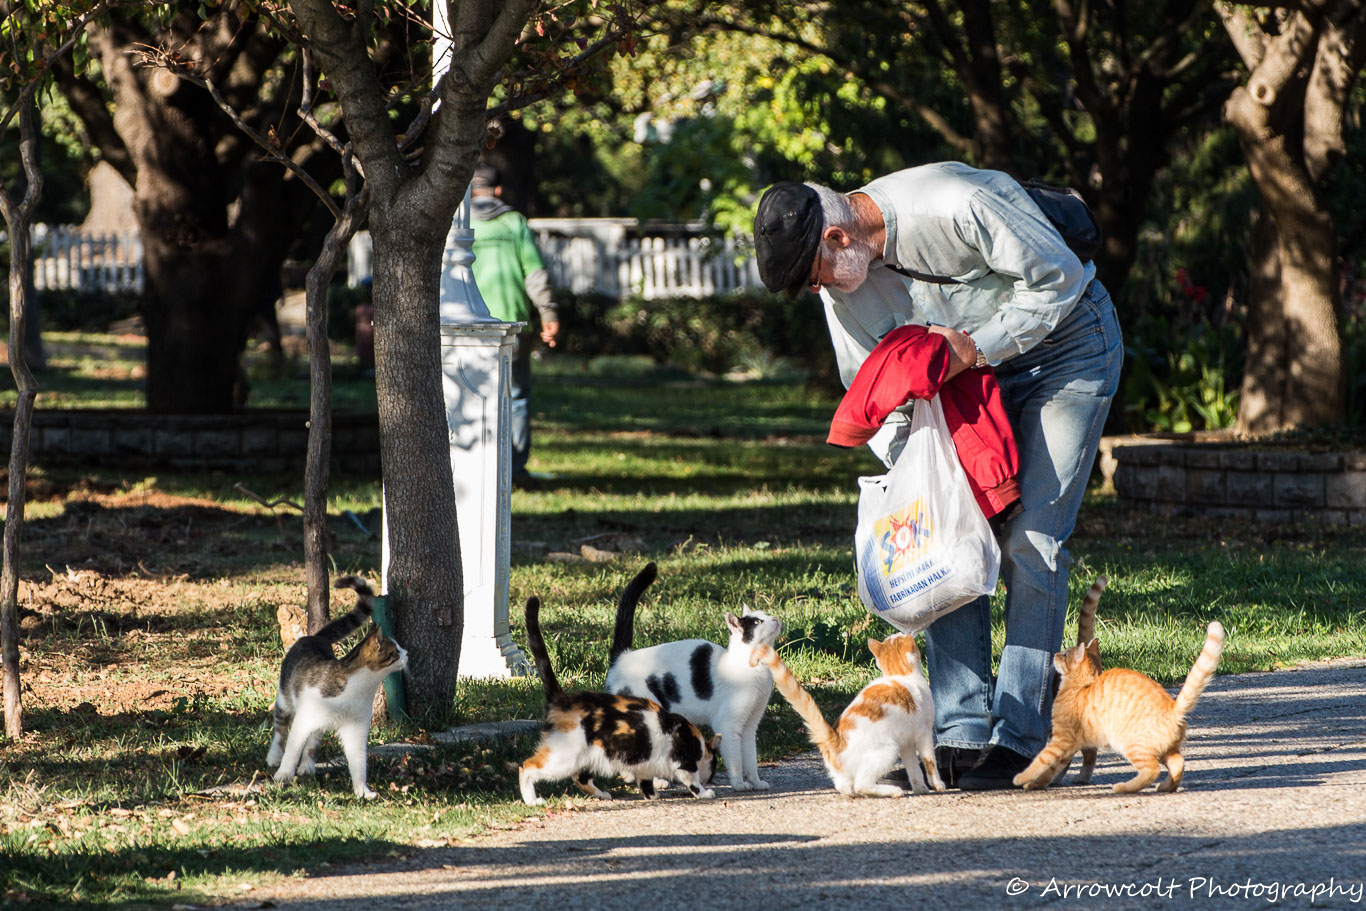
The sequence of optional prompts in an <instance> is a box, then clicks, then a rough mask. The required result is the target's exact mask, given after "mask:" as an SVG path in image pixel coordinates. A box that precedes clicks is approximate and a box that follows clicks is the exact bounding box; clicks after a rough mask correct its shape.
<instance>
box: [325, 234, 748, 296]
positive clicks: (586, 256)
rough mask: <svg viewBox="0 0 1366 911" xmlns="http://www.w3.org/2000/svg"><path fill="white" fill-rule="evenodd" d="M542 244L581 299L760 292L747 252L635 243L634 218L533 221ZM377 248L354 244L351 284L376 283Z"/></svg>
mask: <svg viewBox="0 0 1366 911" xmlns="http://www.w3.org/2000/svg"><path fill="white" fill-rule="evenodd" d="M529 224H530V227H531V230H532V232H533V233H534V234H535V235H536V245H537V246H538V247H539V248H540V251H541V257H542V259H544V260H545V264H546V271H547V272H548V273H550V284H551V285H552V286H554V287H556V288H563V289H566V290H569V291H573V292H575V293H577V294H584V293H592V292H596V293H599V294H604V295H607V296H609V297H625V296H627V295H637V296H639V297H642V298H645V299H647V300H655V299H658V298H665V297H705V296H708V295H712V294H723V293H725V292H727V291H734V290H737V289H739V288H753V287H759V286H760V285H761V284H762V283H761V282H760V280H759V270H758V267H757V266H756V265H755V263H754V260H753V258H752V256H751V255H750V254H749V252H748V251H747V250H746V249H745V248H744V246H743V245H741V244H738V243H736V242H735V241H734V240H730V239H727V240H724V241H721V240H716V239H714V238H710V237H705V236H700V235H699V234H697V233H693V234H692V236H688V235H687V234H678V233H675V234H671V235H669V236H662V235H653V236H652V235H648V234H646V235H644V236H639V237H632V236H628V232H629V230H630V229H633V228H634V227H635V224H636V223H635V221H634V220H633V219H615V218H601V219H597V218H580V219H558V218H545V219H540V218H533V219H531V220H530V221H529ZM371 255H372V248H371V243H370V236H369V234H368V233H367V232H364V231H362V232H359V233H358V234H357V235H356V236H355V237H354V238H352V240H351V247H350V249H349V251H348V256H347V268H348V284H350V286H351V287H353V288H354V287H356V286H358V285H360V284H361V283H362V282H364V281H365V280H366V279H368V278H369V277H370V262H371Z"/></svg>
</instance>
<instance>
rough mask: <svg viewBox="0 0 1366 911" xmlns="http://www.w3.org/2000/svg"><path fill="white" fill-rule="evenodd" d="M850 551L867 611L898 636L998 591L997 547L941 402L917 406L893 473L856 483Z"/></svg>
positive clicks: (929, 402)
mask: <svg viewBox="0 0 1366 911" xmlns="http://www.w3.org/2000/svg"><path fill="white" fill-rule="evenodd" d="M859 487H860V492H859V503H858V528H857V530H856V531H855V532H854V552H855V557H856V559H857V561H858V593H859V597H861V598H862V599H863V604H864V606H865V607H867V608H868V610H870V611H872V612H873V613H874V614H876V615H877V616H879V617H881V618H882V619H884V620H886V621H887V622H889V623H891V624H892V625H893V626H895V627H896V628H897V629H899V630H901V631H902V632H908V633H913V632H918V631H919V630H922V629H924V628H925V627H927V626H929V625H930V624H931V623H933V622H934V621H935V620H936V619H937V618H938V617H940V616H942V615H944V614H946V613H948V612H949V611H951V610H953V609H954V608H957V607H961V606H963V605H964V604H966V603H968V602H969V601H971V600H973V599H974V598H976V597H978V596H980V595H989V594H991V593H992V592H993V591H995V590H996V577H997V574H998V573H999V572H1000V569H1001V549H1000V547H998V546H997V544H996V537H995V536H994V535H993V534H992V533H991V526H990V525H988V524H987V519H986V516H984V515H983V514H982V509H981V507H979V506H978V505H977V501H976V499H975V498H974V497H973V495H972V490H971V488H970V487H969V486H968V477H967V475H966V474H965V473H964V471H963V466H962V464H961V463H960V462H959V460H958V453H957V450H956V449H955V448H954V445H953V438H952V437H951V436H950V434H949V430H948V426H947V424H946V423H945V421H944V408H943V406H942V405H940V403H939V396H937V395H936V396H934V398H931V399H922V400H920V401H917V402H916V403H915V414H914V415H913V416H912V418H911V435H910V438H909V439H908V440H907V441H906V447H905V449H903V450H902V451H901V455H900V457H899V458H898V459H897V460H896V464H895V465H894V466H893V467H892V470H891V471H890V472H888V473H887V474H885V475H880V476H878V477H867V478H859Z"/></svg>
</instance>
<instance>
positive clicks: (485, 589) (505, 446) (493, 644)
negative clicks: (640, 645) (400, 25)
mask: <svg viewBox="0 0 1366 911" xmlns="http://www.w3.org/2000/svg"><path fill="white" fill-rule="evenodd" d="M432 8H433V28H434V29H435V31H436V36H437V38H436V47H435V48H434V55H435V60H436V63H435V65H434V66H433V70H434V72H433V80H434V81H435V80H437V79H440V78H441V74H442V73H444V72H445V70H446V69H447V68H448V67H449V66H450V42H449V35H450V28H449V26H448V25H447V24H446V4H445V2H443V0H437V2H435V3H433V4H432ZM469 212H470V194H469V191H468V190H466V191H465V201H464V202H463V203H461V205H460V208H459V209H458V210H456V214H455V220H454V222H453V223H452V225H451V231H450V234H449V235H447V237H446V252H445V255H444V256H443V257H442V262H441V369H442V379H441V385H442V390H443V392H444V394H445V399H446V428H447V432H448V434H449V439H450V449H451V475H452V478H453V480H454V482H455V511H456V520H457V523H458V526H459V533H460V561H461V565H462V567H463V572H464V580H465V592H464V594H465V633H464V637H463V638H462V639H461V643H460V676H461V677H510V676H512V675H514V674H525V673H528V672H529V667H528V663H527V660H526V656H525V655H523V654H522V652H521V650H520V649H519V648H518V647H517V645H516V643H514V642H513V641H512V630H511V628H510V626H509V624H508V566H509V559H510V551H511V543H512V535H511V516H512V459H511V456H512V429H511V424H510V420H509V418H510V416H511V411H512V399H511V395H510V390H509V384H510V382H511V373H512V349H513V346H514V344H515V342H516V338H517V333H518V331H520V330H521V328H522V327H523V326H524V325H525V323H505V322H502V321H501V320H497V319H494V318H493V317H492V316H490V315H489V311H488V307H486V306H485V305H484V299H483V297H481V296H480V294H479V289H478V288H477V287H475V283H474V273H473V272H472V271H471V269H470V264H471V263H472V262H474V250H473V244H474V231H473V230H472V229H471V228H470V214H469ZM383 546H384V554H383V566H384V574H385V583H386V584H385V590H386V591H387V590H388V584H387V583H388V572H389V537H388V534H387V523H386V534H385V535H384V545H383Z"/></svg>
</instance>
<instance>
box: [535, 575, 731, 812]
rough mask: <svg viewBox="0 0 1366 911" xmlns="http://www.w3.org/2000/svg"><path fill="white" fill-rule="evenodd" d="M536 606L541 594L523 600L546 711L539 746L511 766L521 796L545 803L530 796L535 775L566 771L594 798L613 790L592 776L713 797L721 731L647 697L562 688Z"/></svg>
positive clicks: (651, 792)
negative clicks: (707, 730)
mask: <svg viewBox="0 0 1366 911" xmlns="http://www.w3.org/2000/svg"><path fill="white" fill-rule="evenodd" d="M540 611H541V602H540V599H538V598H531V599H530V600H528V601H527V603H526V638H527V646H528V647H529V648H530V650H531V655H532V658H533V659H534V660H535V662H536V673H538V674H539V675H540V677H541V685H542V687H544V689H545V704H546V713H545V724H544V725H543V726H542V728H541V742H540V745H539V746H538V747H537V748H536V752H535V753H533V754H532V755H531V756H530V757H529V758H527V760H526V761H525V762H523V763H522V764H521V766H519V767H518V775H517V777H518V781H519V782H520V784H521V788H522V800H523V801H525V802H526V803H527V804H529V805H531V806H538V805H540V804H543V803H545V800H544V799H543V798H540V797H537V796H536V782H538V781H541V780H544V779H556V778H566V777H568V776H570V775H572V776H574V783H575V784H577V785H578V786H579V787H580V788H581V789H582V790H583V791H585V792H587V793H588V794H590V795H591V796H593V797H597V798H599V799H601V800H611V799H612V795H611V794H609V793H607V792H606V791H604V790H602V789H601V788H599V787H598V786H597V785H596V784H595V783H594V781H593V776H594V775H622V776H623V777H627V778H632V779H635V780H636V781H638V782H639V783H640V793H641V794H643V795H644V796H645V797H646V798H647V799H650V798H653V797H654V796H655V787H654V780H655V778H656V777H658V778H665V779H669V780H672V781H677V782H679V784H682V785H684V786H685V787H687V789H688V790H689V791H690V792H692V795H693V796H694V797H698V798H703V799H706V798H710V797H714V796H716V795H715V792H714V791H712V790H711V789H710V788H708V787H707V784H708V782H710V781H711V776H712V771H713V763H714V751H715V749H716V746H717V741H718V740H719V739H720V738H719V737H718V738H715V739H713V740H712V742H711V743H708V742H707V741H706V739H705V738H703V736H702V732H701V731H699V730H698V729H697V726H696V725H694V724H692V723H691V722H689V721H688V720H687V719H686V718H684V717H683V716H682V715H676V714H674V713H672V712H666V711H664V710H662V709H661V708H660V707H659V705H658V703H656V702H654V701H653V700H651V699H643V698H640V697H636V696H620V695H614V694H612V693H591V692H586V693H566V692H565V691H564V690H562V689H561V688H560V682H559V680H558V679H557V678H556V676H555V670H554V668H552V667H551V666H550V656H549V655H548V654H547V653H546V649H545V639H544V638H542V636H541V623H540Z"/></svg>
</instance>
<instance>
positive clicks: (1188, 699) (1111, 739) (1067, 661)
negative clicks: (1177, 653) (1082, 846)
mask: <svg viewBox="0 0 1366 911" xmlns="http://www.w3.org/2000/svg"><path fill="white" fill-rule="evenodd" d="M1223 650H1224V627H1223V626H1222V625H1220V623H1219V622H1218V621H1215V622H1213V623H1211V624H1210V625H1209V628H1208V630H1207V633H1206V636H1205V646H1204V648H1203V649H1201V651H1200V657H1198V658H1197V659H1196V660H1195V665H1194V666H1193V667H1192V668H1191V670H1190V673H1189V674H1187V675H1186V682H1185V683H1184V684H1183V685H1182V687H1181V691H1180V692H1179V693H1177V695H1176V698H1175V699H1173V698H1172V697H1171V696H1170V695H1168V693H1167V691H1166V690H1164V689H1163V688H1162V686H1161V684H1159V683H1158V682H1157V681H1156V680H1153V679H1152V678H1151V677H1148V676H1146V675H1144V674H1140V673H1139V672H1138V671H1134V670H1129V669H1128V668H1111V669H1110V670H1108V671H1105V672H1103V673H1101V672H1099V671H1098V667H1099V664H1100V652H1099V649H1098V645H1097V641H1096V640H1095V639H1092V640H1091V641H1090V642H1088V643H1087V644H1086V645H1077V646H1074V647H1072V648H1070V649H1068V650H1067V651H1064V652H1058V653H1057V654H1056V655H1055V656H1053V666H1054V667H1055V668H1056V669H1057V671H1058V673H1059V674H1061V675H1062V683H1061V685H1060V686H1059V687H1058V695H1057V698H1056V699H1054V700H1053V732H1052V735H1051V736H1050V737H1049V739H1048V743H1047V744H1046V745H1045V746H1044V748H1043V749H1042V750H1041V751H1040V752H1039V755H1037V756H1035V757H1034V761H1033V762H1031V763H1030V764H1029V766H1028V767H1027V768H1026V769H1025V770H1024V771H1023V772H1021V773H1020V774H1019V775H1016V776H1015V784H1016V785H1017V786H1020V787H1025V788H1044V787H1047V786H1048V785H1049V784H1051V783H1052V781H1053V780H1054V778H1055V777H1056V776H1057V773H1058V770H1059V769H1065V768H1066V767H1067V763H1069V762H1071V761H1072V756H1073V755H1074V754H1075V753H1076V752H1077V750H1078V749H1081V748H1083V747H1109V748H1111V749H1114V750H1118V751H1119V752H1120V753H1122V754H1123V755H1124V758H1125V759H1127V760H1129V762H1131V763H1132V764H1133V766H1134V768H1136V769H1137V770H1138V774H1137V775H1135V776H1134V777H1133V778H1131V779H1129V780H1128V781H1122V782H1120V783H1119V784H1117V785H1115V788H1114V790H1115V792H1116V793H1118V794H1132V793H1134V792H1135V791H1141V790H1143V789H1144V788H1146V787H1147V786H1148V785H1150V784H1152V783H1153V782H1154V781H1156V780H1157V779H1158V776H1160V775H1161V774H1162V769H1163V768H1164V767H1165V768H1166V770H1167V779H1166V780H1165V781H1164V782H1162V784H1160V785H1158V788H1157V789H1158V790H1159V791H1175V790H1176V789H1177V788H1178V787H1180V785H1181V776H1182V774H1183V773H1184V772H1185V768H1186V761H1185V759H1184V758H1183V757H1182V756H1181V745H1182V743H1183V742H1184V741H1185V739H1186V715H1187V714H1189V713H1190V710H1191V709H1192V708H1194V707H1195V701H1196V700H1197V699H1198V698H1199V697H1200V694H1201V693H1202V692H1204V689H1205V686H1206V685H1207V684H1208V683H1209V681H1210V678H1211V677H1213V676H1214V669H1215V668H1216V667H1218V666H1219V656H1220V655H1221V654H1222V653H1223Z"/></svg>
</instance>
